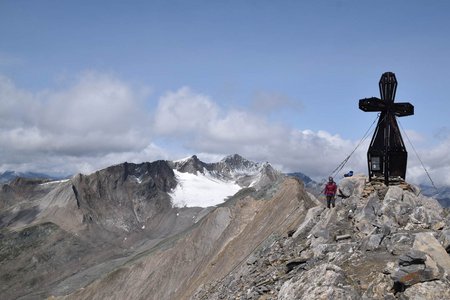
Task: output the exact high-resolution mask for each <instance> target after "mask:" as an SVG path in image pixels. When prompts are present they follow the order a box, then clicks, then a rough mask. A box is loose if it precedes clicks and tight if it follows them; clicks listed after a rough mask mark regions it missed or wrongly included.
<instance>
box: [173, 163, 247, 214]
mask: <svg viewBox="0 0 450 300" xmlns="http://www.w3.org/2000/svg"><path fill="white" fill-rule="evenodd" d="M174 173H175V176H176V179H177V182H178V184H177V186H176V188H175V189H174V190H173V192H172V193H171V194H170V195H171V197H172V205H173V206H175V207H197V206H198V207H208V206H214V205H217V204H220V203H222V202H223V201H224V200H225V199H226V198H227V197H229V196H232V195H234V194H235V193H236V192H238V191H239V190H240V189H241V187H240V186H239V185H238V184H237V183H235V182H233V181H225V180H221V179H218V178H215V177H213V176H211V174H209V173H207V174H202V173H199V174H198V175H195V174H191V173H187V172H186V173H182V172H179V171H177V170H174Z"/></svg>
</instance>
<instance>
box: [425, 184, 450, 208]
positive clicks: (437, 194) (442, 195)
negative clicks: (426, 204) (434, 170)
mask: <svg viewBox="0 0 450 300" xmlns="http://www.w3.org/2000/svg"><path fill="white" fill-rule="evenodd" d="M420 190H421V191H422V194H424V195H425V196H428V197H432V198H435V199H436V200H437V201H439V203H440V204H441V205H442V207H450V186H443V187H439V188H438V189H436V188H434V187H432V186H429V185H420Z"/></svg>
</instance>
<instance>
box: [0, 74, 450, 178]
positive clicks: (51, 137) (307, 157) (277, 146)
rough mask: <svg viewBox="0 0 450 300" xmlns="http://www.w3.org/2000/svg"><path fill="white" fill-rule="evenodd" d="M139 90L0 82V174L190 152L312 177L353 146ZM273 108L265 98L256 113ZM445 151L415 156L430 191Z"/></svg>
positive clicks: (182, 97)
mask: <svg viewBox="0 0 450 300" xmlns="http://www.w3.org/2000/svg"><path fill="white" fill-rule="evenodd" d="M141 90H142V89H140V88H136V87H133V86H131V85H129V84H127V83H125V82H124V81H122V80H119V79H118V78H116V77H115V76H112V75H110V74H99V73H93V72H88V73H84V74H82V75H81V76H80V77H79V78H78V79H77V81H76V82H75V84H72V85H70V86H69V87H67V88H65V89H60V90H46V91H42V92H39V93H31V92H28V91H24V90H21V89H19V88H17V87H16V86H15V85H14V83H13V82H12V81H11V80H9V79H8V78H6V77H1V76H0V145H1V147H0V170H6V169H14V170H18V171H42V172H50V173H59V174H61V173H63V174H67V173H75V172H83V173H90V172H92V171H95V170H97V169H99V168H103V167H107V166H109V165H113V164H117V163H121V162H124V161H129V162H135V163H139V162H142V161H153V160H156V159H177V158H180V157H183V156H187V155H192V154H199V156H200V158H205V159H206V160H209V161H217V160H219V159H220V158H222V157H223V156H225V155H228V154H232V153H239V154H241V155H243V156H244V157H247V158H249V159H252V160H256V161H269V162H271V163H272V164H273V165H275V166H278V167H280V168H281V169H282V170H283V171H286V172H291V171H301V172H304V173H305V174H307V175H309V176H312V177H314V178H316V179H320V178H324V177H326V176H327V175H328V174H329V173H330V172H331V171H333V170H334V169H335V168H336V167H337V166H338V165H339V164H340V163H341V162H342V161H343V160H344V159H345V158H346V157H347V155H348V154H350V153H351V152H352V151H353V149H354V148H355V146H356V145H357V142H358V141H351V140H347V139H344V138H342V137H341V136H339V135H336V134H331V133H329V132H325V131H311V130H308V129H304V130H299V129H295V128H291V127H289V126H286V125H283V124H280V123H277V122H274V121H271V118H270V116H269V115H268V114H264V113H263V110H262V109H260V110H258V111H252V110H243V109H236V108H231V109H223V108H222V107H221V106H220V105H219V104H217V103H216V102H214V100H213V99H211V98H210V97H209V96H207V95H204V94H201V93H197V92H195V91H193V90H192V89H190V88H189V87H183V88H180V89H179V90H176V91H170V92H167V93H165V94H164V95H162V96H161V97H160V98H159V101H158V102H157V105H156V107H155V108H151V107H150V108H149V107H148V103H146V102H145V101H148V100H149V99H148V93H142V92H141ZM144 90H145V88H144ZM274 103H275V102H274ZM274 103H272V102H270V101H268V103H266V107H271V105H274ZM152 109H154V110H153V111H154V113H153V114H151V113H150V111H152ZM408 135H409V136H410V138H411V139H412V141H413V142H419V143H420V142H421V141H423V138H422V136H421V135H420V133H417V132H412V131H408ZM369 140H370V137H369ZM369 140H366V142H365V143H364V144H363V145H361V146H360V147H359V148H358V150H357V151H356V152H355V153H354V154H353V155H352V157H351V159H350V160H349V161H348V163H347V165H346V166H345V167H344V169H343V170H342V171H341V172H340V173H339V174H338V176H342V174H343V173H344V172H347V171H348V170H353V171H355V172H362V173H366V172H367V163H366V151H367V147H368V142H369ZM421 146H422V147H424V145H423V144H421ZM449 147H450V139H446V140H444V141H443V142H442V143H441V144H439V145H438V146H436V147H433V148H430V149H425V148H420V149H418V151H419V155H420V156H421V157H422V159H423V161H424V163H425V165H426V167H427V169H428V171H429V172H430V174H431V176H432V177H433V180H435V182H436V184H447V185H450V155H448V153H449V152H448V149H449ZM407 148H408V151H409V162H408V174H407V179H408V181H412V182H425V181H426V180H427V178H426V173H425V172H424V171H423V169H422V167H421V165H420V162H419V161H418V160H417V159H416V158H415V155H414V152H413V151H412V149H410V148H409V147H408V146H407Z"/></svg>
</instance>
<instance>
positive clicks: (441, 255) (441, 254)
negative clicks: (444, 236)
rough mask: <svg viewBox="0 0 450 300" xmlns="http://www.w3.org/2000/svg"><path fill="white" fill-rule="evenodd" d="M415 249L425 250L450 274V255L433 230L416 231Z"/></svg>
mask: <svg viewBox="0 0 450 300" xmlns="http://www.w3.org/2000/svg"><path fill="white" fill-rule="evenodd" d="M413 249H417V250H420V251H423V252H425V253H426V254H427V255H428V256H430V257H431V258H432V259H433V260H434V261H435V262H436V263H437V265H438V266H440V267H441V268H442V269H443V270H444V272H445V273H446V274H447V275H449V274H450V256H449V255H448V253H447V252H446V251H445V249H444V248H443V247H442V246H441V244H439V242H438V241H437V240H436V238H435V237H434V236H433V234H432V233H431V232H420V233H416V235H415V240H414V245H413Z"/></svg>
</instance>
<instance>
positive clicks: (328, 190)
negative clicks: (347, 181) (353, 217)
mask: <svg viewBox="0 0 450 300" xmlns="http://www.w3.org/2000/svg"><path fill="white" fill-rule="evenodd" d="M336 191H337V185H336V182H334V181H333V177H331V176H330V177H329V178H328V183H327V184H326V185H325V188H324V189H323V193H324V194H325V196H326V197H327V207H328V208H330V205H332V206H333V207H335V202H336Z"/></svg>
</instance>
